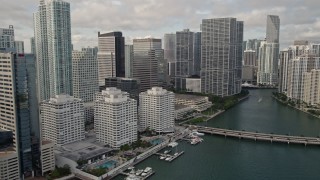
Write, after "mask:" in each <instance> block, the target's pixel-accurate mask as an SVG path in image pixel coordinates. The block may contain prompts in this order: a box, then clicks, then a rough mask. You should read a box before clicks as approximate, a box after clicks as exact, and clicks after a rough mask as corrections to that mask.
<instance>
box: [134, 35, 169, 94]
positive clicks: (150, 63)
mask: <svg viewBox="0 0 320 180" xmlns="http://www.w3.org/2000/svg"><path fill="white" fill-rule="evenodd" d="M166 67H167V66H166V62H165V60H164V57H163V49H161V39H154V38H146V39H134V40H133V71H132V77H133V78H136V79H139V80H140V84H141V91H145V90H147V89H150V88H151V87H153V86H159V85H163V84H164V82H163V81H165V78H166V77H165V75H166V73H167V71H166Z"/></svg>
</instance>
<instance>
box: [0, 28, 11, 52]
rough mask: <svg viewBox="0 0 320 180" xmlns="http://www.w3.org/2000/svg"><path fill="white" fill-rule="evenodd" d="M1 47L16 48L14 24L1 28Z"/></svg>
mask: <svg viewBox="0 0 320 180" xmlns="http://www.w3.org/2000/svg"><path fill="white" fill-rule="evenodd" d="M0 48H14V29H13V26H12V25H10V26H9V28H0Z"/></svg>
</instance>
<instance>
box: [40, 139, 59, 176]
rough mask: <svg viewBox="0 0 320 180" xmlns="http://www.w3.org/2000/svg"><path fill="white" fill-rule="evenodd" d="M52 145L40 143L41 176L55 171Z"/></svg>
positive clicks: (45, 142)
mask: <svg viewBox="0 0 320 180" xmlns="http://www.w3.org/2000/svg"><path fill="white" fill-rule="evenodd" d="M53 150H54V143H53V142H51V141H48V140H44V141H42V142H41V157H40V159H41V172H42V176H44V174H45V173H48V172H50V171H53V170H54V169H55V165H56V164H55V157H54V152H53Z"/></svg>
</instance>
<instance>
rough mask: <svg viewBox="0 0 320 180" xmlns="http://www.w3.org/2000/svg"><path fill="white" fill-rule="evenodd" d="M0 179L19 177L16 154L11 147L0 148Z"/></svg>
mask: <svg viewBox="0 0 320 180" xmlns="http://www.w3.org/2000/svg"><path fill="white" fill-rule="evenodd" d="M0 179H7V180H9V179H10V180H19V179H20V177H19V159H18V154H17V153H16V152H15V150H14V149H13V148H7V149H2V150H1V149H0Z"/></svg>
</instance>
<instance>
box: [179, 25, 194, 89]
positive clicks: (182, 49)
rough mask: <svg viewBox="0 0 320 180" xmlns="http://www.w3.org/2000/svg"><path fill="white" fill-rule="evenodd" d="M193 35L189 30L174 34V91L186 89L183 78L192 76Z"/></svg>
mask: <svg viewBox="0 0 320 180" xmlns="http://www.w3.org/2000/svg"><path fill="white" fill-rule="evenodd" d="M193 38H194V33H193V32H191V31H189V29H184V30H183V31H177V32H176V64H175V68H176V69H175V89H177V90H182V89H185V88H186V85H185V83H184V82H185V78H187V77H189V76H191V75H192V74H193V63H194V59H193V58H194V55H193V50H194V48H193V45H194V41H193Z"/></svg>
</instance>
